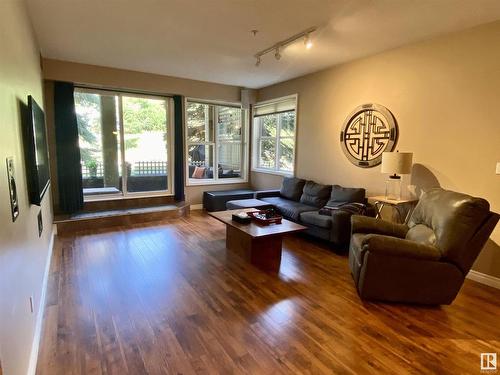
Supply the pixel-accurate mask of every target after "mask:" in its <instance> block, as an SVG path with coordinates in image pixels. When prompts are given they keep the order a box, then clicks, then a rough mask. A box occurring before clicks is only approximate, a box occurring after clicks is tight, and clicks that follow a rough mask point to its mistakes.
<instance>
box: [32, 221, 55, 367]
mask: <svg viewBox="0 0 500 375" xmlns="http://www.w3.org/2000/svg"><path fill="white" fill-rule="evenodd" d="M56 233H57V226H56V225H55V224H53V225H52V233H51V234H50V242H49V253H48V256H47V261H46V263H45V272H44V275H43V284H42V293H41V294H40V303H39V306H38V315H37V316H36V321H35V334H34V335H33V343H32V344H31V354H30V362H29V366H28V375H35V373H36V365H37V361H38V350H39V348H40V339H41V335H42V325H43V316H44V314H45V298H46V296H47V284H48V281H49V273H50V263H51V261H52V251H53V250H54V239H55V236H56Z"/></svg>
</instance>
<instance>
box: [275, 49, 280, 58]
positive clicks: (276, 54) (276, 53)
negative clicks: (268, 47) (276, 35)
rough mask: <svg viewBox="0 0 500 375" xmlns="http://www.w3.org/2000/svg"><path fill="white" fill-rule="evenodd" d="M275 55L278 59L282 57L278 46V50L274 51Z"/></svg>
mask: <svg viewBox="0 0 500 375" xmlns="http://www.w3.org/2000/svg"><path fill="white" fill-rule="evenodd" d="M274 57H275V58H276V60H279V59H281V54H280V49H279V48H276V51H275V52H274Z"/></svg>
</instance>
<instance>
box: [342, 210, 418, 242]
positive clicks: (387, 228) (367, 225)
mask: <svg viewBox="0 0 500 375" xmlns="http://www.w3.org/2000/svg"><path fill="white" fill-rule="evenodd" d="M406 232H408V227H407V226H406V225H404V224H397V223H393V222H391V221H385V220H381V219H375V218H373V217H368V216H360V215H353V216H351V233H368V234H382V235H386V236H392V237H398V238H405V236H406Z"/></svg>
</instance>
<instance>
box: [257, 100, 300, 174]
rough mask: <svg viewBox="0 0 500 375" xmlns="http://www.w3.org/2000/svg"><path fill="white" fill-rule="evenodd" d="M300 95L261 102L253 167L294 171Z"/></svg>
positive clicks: (260, 169)
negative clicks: (297, 107) (298, 97)
mask: <svg viewBox="0 0 500 375" xmlns="http://www.w3.org/2000/svg"><path fill="white" fill-rule="evenodd" d="M296 106H297V96H296V95H293V96H288V97H285V98H280V99H276V100H272V101H267V102H262V103H257V104H256V105H255V107H254V114H253V116H254V120H253V141H254V142H253V158H252V167H253V170H256V171H260V172H270V173H278V174H284V175H293V173H294V164H295V133H296V116H295V115H296Z"/></svg>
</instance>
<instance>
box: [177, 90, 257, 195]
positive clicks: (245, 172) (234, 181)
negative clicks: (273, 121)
mask: <svg viewBox="0 0 500 375" xmlns="http://www.w3.org/2000/svg"><path fill="white" fill-rule="evenodd" d="M188 102H196V103H204V104H210V105H220V106H232V107H240V108H241V109H242V110H243V108H242V107H241V103H237V102H228V101H223V100H207V99H200V98H192V97H185V98H184V157H185V163H184V174H185V184H186V186H207V185H227V184H244V183H247V182H248V158H249V156H250V155H249V143H248V138H249V134H250V117H251V116H250V114H249V113H248V112H249V111H244V112H243V113H244V119H243V125H244V129H243V132H242V134H241V136H242V140H241V146H242V147H243V152H242V158H243V160H242V163H241V164H242V165H241V172H242V177H238V178H223V179H219V178H218V176H216V175H215V174H214V176H215V178H213V179H211V180H208V179H200V180H197V179H193V178H190V177H189V161H188V160H189V157H188V145H189V144H206V145H213V146H214V166H215V165H217V164H218V163H217V162H218V153H217V142H216V140H217V126H214V140H213V142H191V143H190V142H188V138H187V134H188V125H187V105H188Z"/></svg>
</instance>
